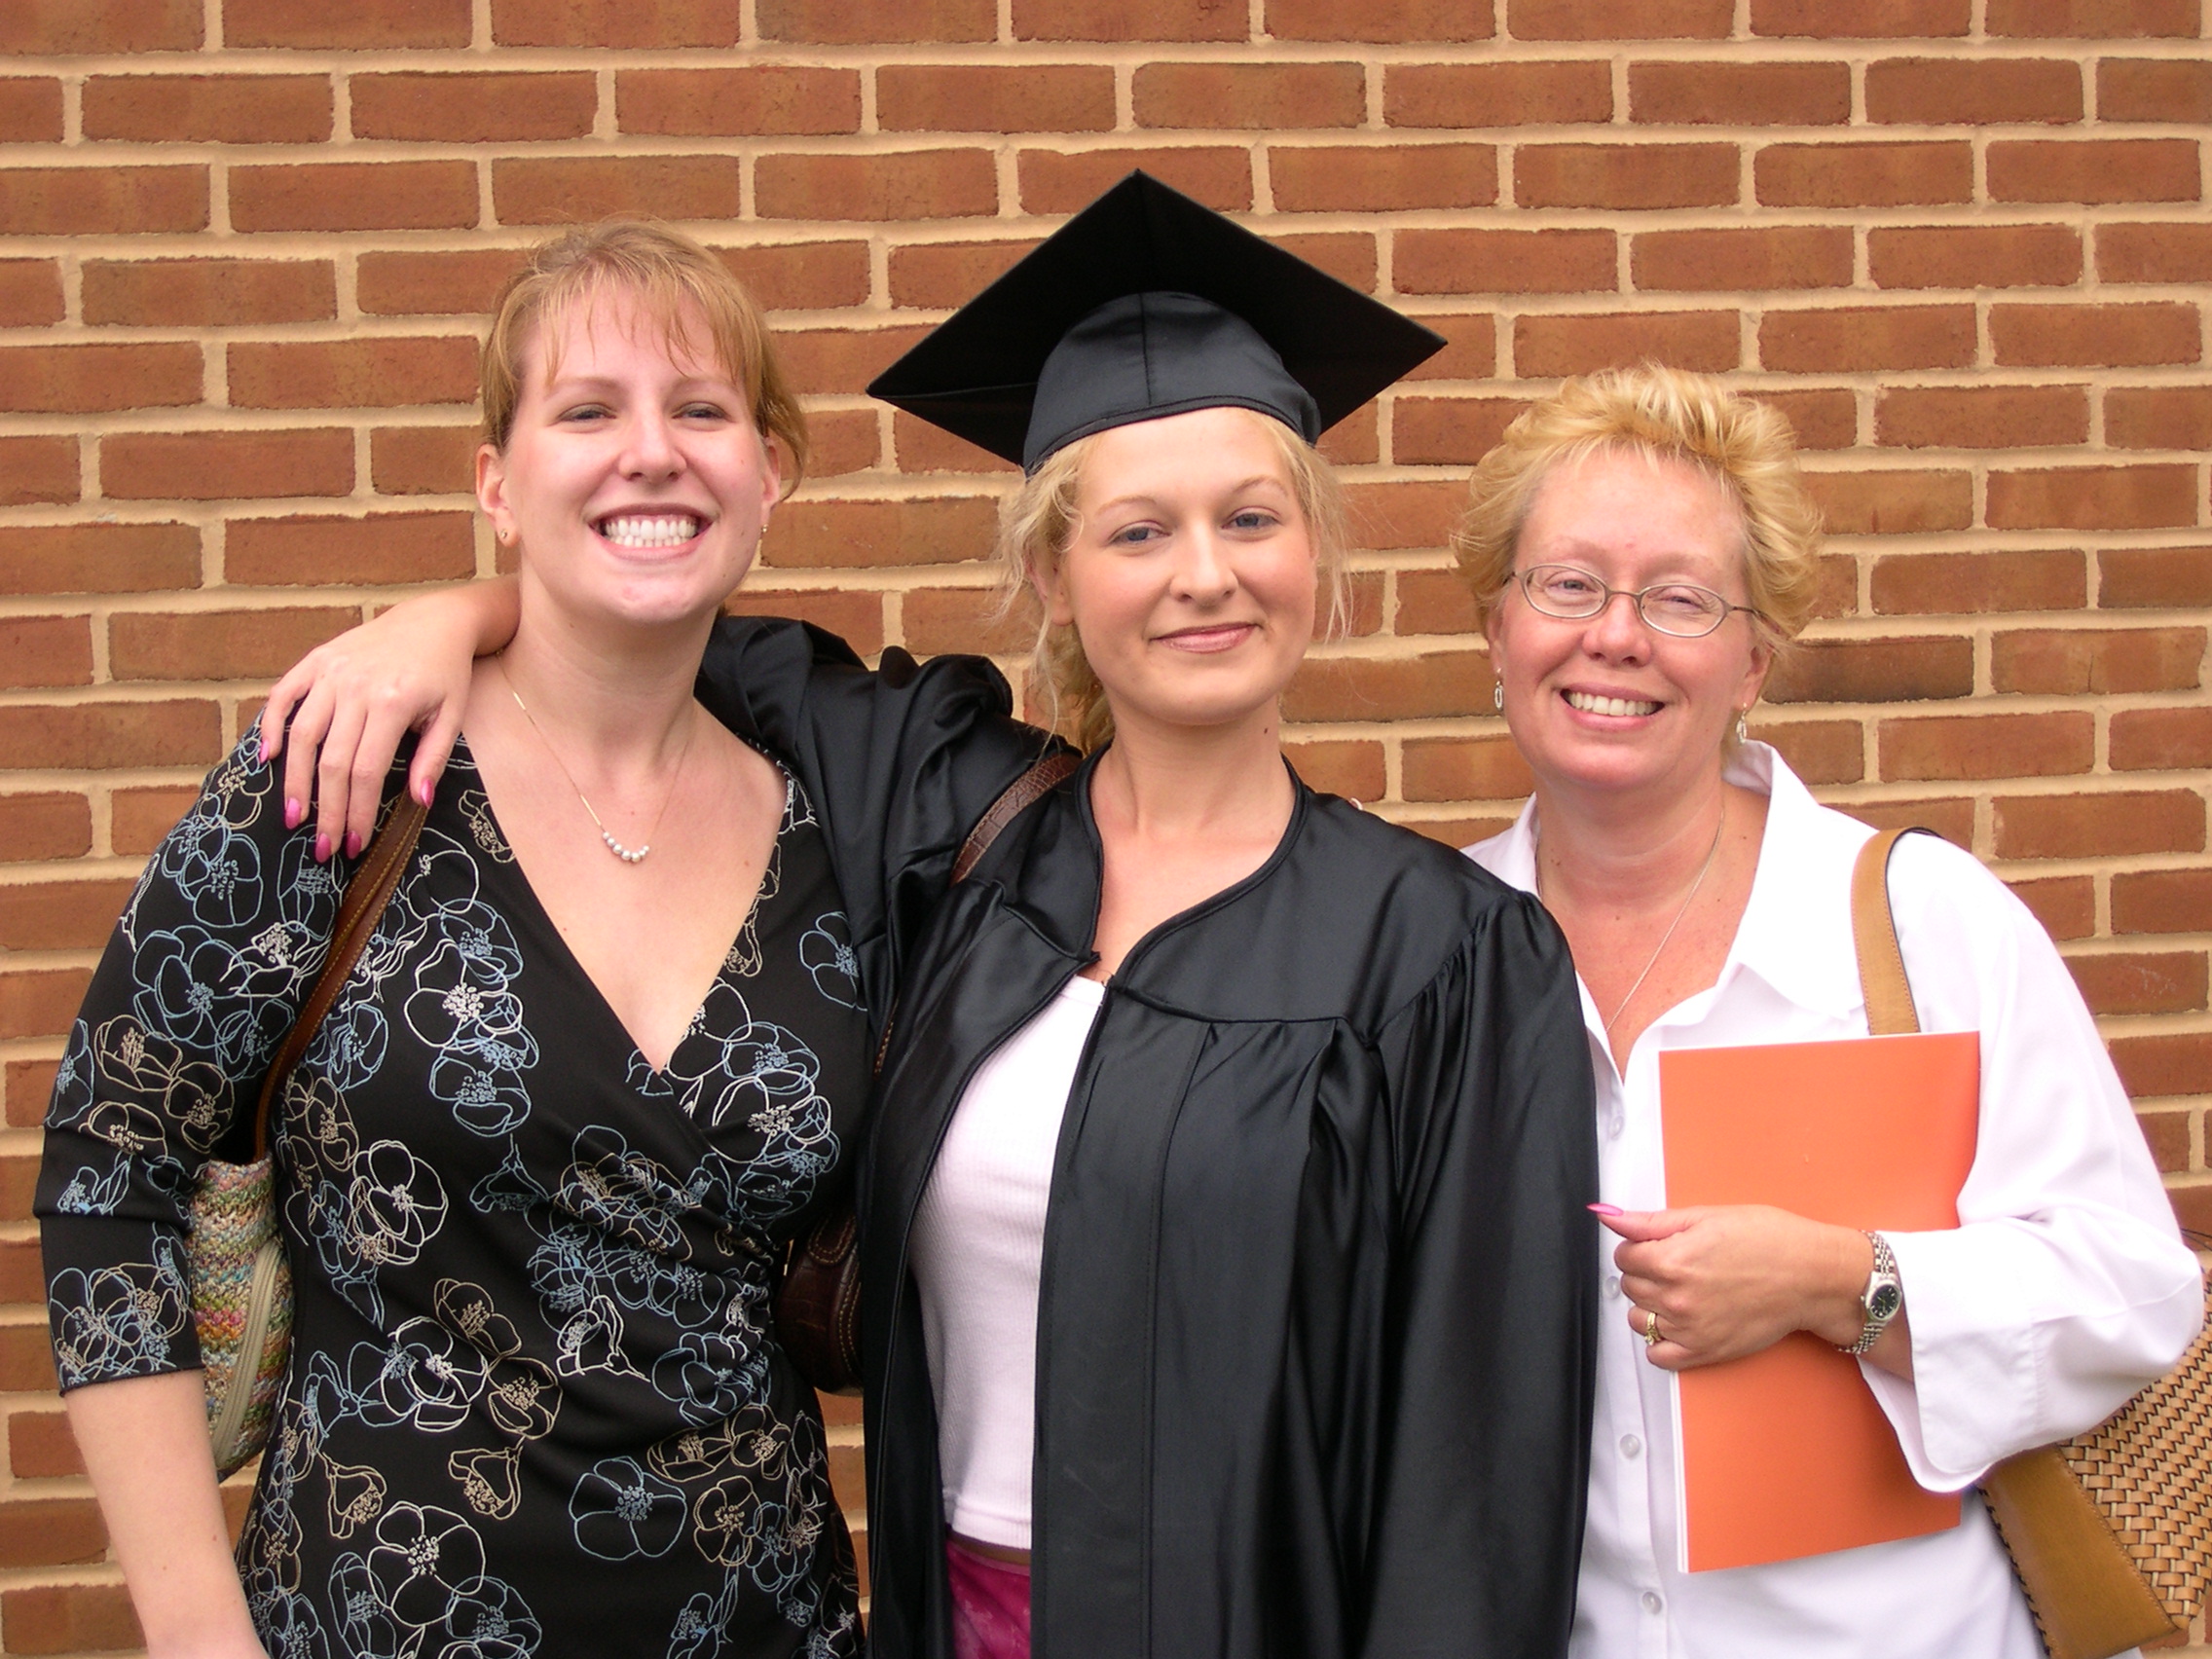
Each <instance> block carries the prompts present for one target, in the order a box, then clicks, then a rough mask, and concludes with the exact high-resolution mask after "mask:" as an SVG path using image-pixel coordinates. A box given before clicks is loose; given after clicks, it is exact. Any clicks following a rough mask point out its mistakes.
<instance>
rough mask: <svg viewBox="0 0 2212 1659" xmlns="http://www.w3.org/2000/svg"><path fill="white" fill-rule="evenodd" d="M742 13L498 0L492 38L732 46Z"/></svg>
mask: <svg viewBox="0 0 2212 1659" xmlns="http://www.w3.org/2000/svg"><path fill="white" fill-rule="evenodd" d="M762 9H763V10H766V9H767V8H765V7H763V8H762ZM917 9H918V8H917ZM738 15H739V0H492V40H493V44H494V45H497V46H580V47H592V48H598V49H602V50H604V49H607V48H612V47H643V48H645V49H646V50H648V51H655V52H666V51H669V50H671V49H672V48H675V47H682V46H719V47H732V46H735V45H737V44H738V27H739V24H738Z"/></svg>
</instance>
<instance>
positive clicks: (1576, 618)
mask: <svg viewBox="0 0 2212 1659" xmlns="http://www.w3.org/2000/svg"><path fill="white" fill-rule="evenodd" d="M1513 579H1514V580H1515V581H1517V582H1519V583H1520V584H1521V591H1522V593H1524V594H1525V595H1527V596H1528V600H1529V603H1530V606H1532V607H1533V608H1535V609H1537V610H1539V611H1541V612H1542V613H1543V614H1544V615H1546V616H1557V617H1559V618H1560V619H1561V620H1562V621H1567V622H1586V621H1588V620H1589V619H1590V618H1591V617H1593V616H1597V615H1600V614H1602V613H1603V612H1604V608H1605V607H1606V606H1608V605H1610V604H1612V603H1613V601H1614V600H1615V599H1627V600H1630V601H1632V602H1633V603H1634V604H1635V606H1636V613H1637V614H1638V615H1639V616H1641V617H1642V618H1643V620H1644V623H1645V625H1646V626H1647V627H1650V628H1654V629H1656V630H1657V631H1658V632H1660V633H1662V634H1671V635H1673V636H1674V637H1675V638H1676V639H1677V640H1696V639H1701V638H1703V637H1704V636H1705V635H1707V634H1710V633H1712V632H1713V631H1714V629H1715V628H1717V627H1719V626H1720V624H1721V623H1723V622H1725V621H1727V620H1728V616H1729V613H1730V612H1731V611H1736V610H1742V611H1745V612H1747V613H1749V614H1751V615H1752V616H1756V615H1757V614H1758V611H1757V610H1756V609H1755V608H1753V607H1751V606H1749V605H1731V604H1729V603H1728V599H1727V596H1726V595H1724V594H1717V593H1714V591H1713V590H1712V589H1711V588H1708V587H1699V586H1698V585H1697V584H1696V583H1695V582H1656V583H1654V584H1653V585H1652V586H1650V587H1647V588H1636V589H1630V588H1617V587H1607V586H1606V585H1605V583H1604V581H1603V580H1602V579H1600V578H1599V577H1597V576H1595V575H1593V574H1591V573H1590V572H1589V571H1584V570H1578V569H1577V568H1576V567H1574V566H1572V565H1531V566H1530V568H1529V569H1528V570H1526V571H1515V572H1514V573H1513Z"/></svg>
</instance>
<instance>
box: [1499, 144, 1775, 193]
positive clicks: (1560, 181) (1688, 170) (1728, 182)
mask: <svg viewBox="0 0 2212 1659" xmlns="http://www.w3.org/2000/svg"><path fill="white" fill-rule="evenodd" d="M1739 182H1740V167H1739V163H1738V158H1737V153H1736V146H1735V145H1733V144H1652V143H1641V144H1525V145H1523V146H1522V147H1521V148H1520V149H1518V150H1517V151H1515V152H1514V156H1513V200H1514V203H1515V204H1516V205H1518V206H1522V207H1715V206H1726V205H1728V204H1730V203H1734V202H1735V200H1736V198H1737V193H1738V189H1739Z"/></svg>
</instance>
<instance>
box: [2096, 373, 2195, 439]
mask: <svg viewBox="0 0 2212 1659" xmlns="http://www.w3.org/2000/svg"><path fill="white" fill-rule="evenodd" d="M2105 443H2106V444H2107V445H2108V446H2109V447H2111V448H2113V449H2187V450H2201V449H2212V387H2202V386H2120V387H2113V388H2112V389H2111V390H2110V391H2108V392H2106V393H2105Z"/></svg>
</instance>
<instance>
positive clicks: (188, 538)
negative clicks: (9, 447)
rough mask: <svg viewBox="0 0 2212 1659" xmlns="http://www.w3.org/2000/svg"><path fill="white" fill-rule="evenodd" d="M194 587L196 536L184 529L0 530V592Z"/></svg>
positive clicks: (68, 526)
mask: <svg viewBox="0 0 2212 1659" xmlns="http://www.w3.org/2000/svg"><path fill="white" fill-rule="evenodd" d="M4 455H5V452H4V451H0V457H4ZM0 470H4V468H0ZM199 585H200V532H199V531H197V530H195V529H194V528H193V527H192V526H191V525H188V524H56V525H10V526H8V527H6V528H5V529H0V593H16V594H49V593H149V592H155V591H158V590H161V589H165V588H193V587H198V586H199Z"/></svg>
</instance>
